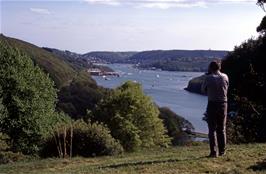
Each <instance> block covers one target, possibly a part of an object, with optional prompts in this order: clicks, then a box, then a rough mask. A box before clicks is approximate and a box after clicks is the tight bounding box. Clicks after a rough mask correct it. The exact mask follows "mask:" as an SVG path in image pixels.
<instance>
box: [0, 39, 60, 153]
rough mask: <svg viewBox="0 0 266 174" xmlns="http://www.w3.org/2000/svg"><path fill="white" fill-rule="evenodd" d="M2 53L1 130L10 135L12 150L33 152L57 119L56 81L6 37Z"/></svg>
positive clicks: (2, 42) (1, 45)
mask: <svg viewBox="0 0 266 174" xmlns="http://www.w3.org/2000/svg"><path fill="white" fill-rule="evenodd" d="M0 53H1V54H0V89H1V90H0V99H1V100H0V102H1V104H0V108H2V109H0V110H1V111H0V112H4V113H5V114H1V115H0V122H1V125H0V132H3V133H6V134H7V135H8V136H9V137H10V139H11V148H12V150H13V151H21V152H23V153H26V154H33V153H35V152H37V151H38V150H39V143H40V141H41V139H42V138H43V137H44V136H45V135H47V133H48V131H49V129H50V127H51V125H53V124H54V123H55V121H56V119H57V117H56V116H55V102H56V90H55V89H54V83H53V81H52V80H51V79H50V78H49V76H48V75H46V74H45V73H44V72H42V71H41V69H40V68H39V67H37V66H35V65H34V64H33V62H32V60H31V59H30V58H29V57H27V56H26V55H25V54H23V53H22V52H20V51H19V50H17V49H14V48H11V47H10V46H9V45H8V43H7V42H5V41H4V40H1V42H0Z"/></svg>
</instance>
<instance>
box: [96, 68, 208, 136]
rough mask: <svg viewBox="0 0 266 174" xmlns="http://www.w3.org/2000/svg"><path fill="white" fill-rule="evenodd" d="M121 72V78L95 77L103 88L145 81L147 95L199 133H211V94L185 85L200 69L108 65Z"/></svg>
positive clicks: (198, 74) (143, 84)
mask: <svg viewBox="0 0 266 174" xmlns="http://www.w3.org/2000/svg"><path fill="white" fill-rule="evenodd" d="M108 66H109V67H110V68H112V69H113V70H115V71H116V72H118V73H119V74H120V77H112V76H108V77H107V78H103V77H101V76H93V78H94V79H95V80H96V82H97V83H98V84H99V85H100V86H103V87H108V88H115V87H118V86H119V85H121V84H122V83H123V82H125V81H127V80H132V81H136V82H138V83H141V84H142V87H143V90H144V92H145V94H147V95H149V96H151V97H152V99H153V100H154V101H155V103H157V104H158V105H159V106H166V107H169V108H170V109H171V110H172V111H174V112H175V113H176V114H178V115H180V116H182V117H184V118H186V119H187V120H188V121H190V122H191V123H192V124H193V126H194V127H195V131H196V132H202V133H207V130H208V129H207V124H206V122H204V121H202V117H203V113H204V112H205V109H206V105H207V97H205V96H202V95H198V94H194V93H190V92H188V91H186V90H184V88H185V87H186V86H187V84H188V81H189V80H190V79H192V78H193V77H197V76H200V75H202V74H203V73H199V72H172V71H158V70H139V69H136V68H133V66H132V65H130V64H108Z"/></svg>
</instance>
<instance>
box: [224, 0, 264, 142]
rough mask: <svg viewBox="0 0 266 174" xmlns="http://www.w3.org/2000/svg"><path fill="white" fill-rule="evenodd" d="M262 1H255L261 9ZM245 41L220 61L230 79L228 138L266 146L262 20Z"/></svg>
mask: <svg viewBox="0 0 266 174" xmlns="http://www.w3.org/2000/svg"><path fill="white" fill-rule="evenodd" d="M264 3H266V1H265V0H258V4H259V5H260V6H261V7H262V8H263V10H264V11H265V8H264ZM257 31H258V32H260V36H259V37H258V38H257V39H249V40H247V41H246V42H244V43H243V44H241V45H240V46H238V47H236V48H235V50H234V51H233V52H232V53H230V54H229V55H228V56H227V57H226V59H225V60H224V61H223V63H222V65H223V71H225V72H226V73H227V74H228V76H229V79H230V86H229V99H230V100H229V101H230V102H229V104H230V105H229V106H230V107H229V111H230V112H229V114H230V116H231V117H230V119H229V126H228V132H229V138H230V140H231V141H232V142H235V143H241V142H247V143H250V142H266V127H265V125H266V98H265V96H266V69H265V67H266V59H265V55H266V35H265V31H266V16H264V18H263V19H262V21H261V23H260V25H259V26H258V27H257Z"/></svg>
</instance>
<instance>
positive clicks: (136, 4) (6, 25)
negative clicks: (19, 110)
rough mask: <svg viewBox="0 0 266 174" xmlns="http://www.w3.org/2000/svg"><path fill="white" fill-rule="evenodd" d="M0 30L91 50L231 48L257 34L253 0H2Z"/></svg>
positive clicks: (44, 44) (257, 16)
mask: <svg viewBox="0 0 266 174" xmlns="http://www.w3.org/2000/svg"><path fill="white" fill-rule="evenodd" d="M0 1H1V2H0V3H1V4H0V6H1V8H0V9H1V12H0V15H1V16H0V19H1V22H0V24H1V26H0V28H1V31H0V32H1V33H3V34H4V35H6V36H9V37H14V38H18V39H21V40H24V41H27V42H30V43H33V44H36V45H38V46H41V47H51V48H57V49H61V50H70V51H74V52H77V53H86V52H90V51H143V50H158V49H160V50H169V49H189V50H195V49H212V50H233V49H234V47H235V46H236V45H240V44H241V43H242V42H243V41H245V40H247V39H249V38H251V37H256V36H257V35H258V34H257V32H256V27H257V26H258V25H259V23H260V21H261V19H262V17H263V16H264V15H265V12H263V10H262V9H261V8H260V7H259V6H257V5H256V0H200V1H196V0H76V1H68V0H64V1H62V0H57V1H52V0H46V1H43V0H42V1H40V0H35V1H25V0H17V1H14V0H0Z"/></svg>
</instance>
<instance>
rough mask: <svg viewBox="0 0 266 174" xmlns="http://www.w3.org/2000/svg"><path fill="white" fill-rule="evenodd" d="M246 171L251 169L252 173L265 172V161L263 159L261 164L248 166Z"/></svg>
mask: <svg viewBox="0 0 266 174" xmlns="http://www.w3.org/2000/svg"><path fill="white" fill-rule="evenodd" d="M248 169H252V170H253V171H262V170H266V159H264V160H263V161H262V162H257V164H255V165H253V166H250V167H249V168H248Z"/></svg>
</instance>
